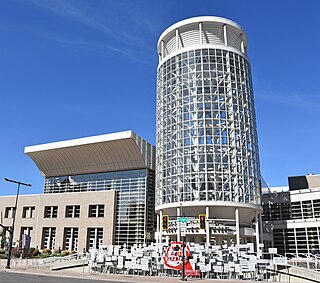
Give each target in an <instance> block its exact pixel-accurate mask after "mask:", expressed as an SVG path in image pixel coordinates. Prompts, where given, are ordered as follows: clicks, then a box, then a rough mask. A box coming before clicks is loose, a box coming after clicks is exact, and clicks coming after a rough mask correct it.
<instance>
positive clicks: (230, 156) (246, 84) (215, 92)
mask: <svg viewBox="0 0 320 283" xmlns="http://www.w3.org/2000/svg"><path fill="white" fill-rule="evenodd" d="M157 82H158V85H157V103H158V105H157V174H158V175H157V184H156V194H157V195H156V201H157V203H156V205H161V204H166V203H174V202H181V201H193V200H200V201H213V200H216V201H236V202H245V203H252V204H260V192H259V191H258V190H259V188H260V168H259V160H258V158H259V157H258V141H257V132H256V119H255V110H254V101H253V91H252V83H251V70H250V64H249V63H248V62H247V60H246V59H245V58H244V57H243V56H241V55H239V54H238V53H235V52H231V51H226V50H221V49H197V50H191V51H187V52H183V53H181V54H178V55H176V56H173V57H171V58H169V59H168V60H166V61H165V62H164V63H162V64H161V65H160V67H159V69H158V80H157Z"/></svg>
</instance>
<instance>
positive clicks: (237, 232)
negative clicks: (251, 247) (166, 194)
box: [235, 208, 240, 245]
mask: <svg viewBox="0 0 320 283" xmlns="http://www.w3.org/2000/svg"><path fill="white" fill-rule="evenodd" d="M235 217H236V236H237V245H240V223H239V208H236V211H235Z"/></svg>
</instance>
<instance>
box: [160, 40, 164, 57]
mask: <svg viewBox="0 0 320 283" xmlns="http://www.w3.org/2000/svg"><path fill="white" fill-rule="evenodd" d="M161 58H162V59H163V58H164V42H163V40H162V41H161Z"/></svg>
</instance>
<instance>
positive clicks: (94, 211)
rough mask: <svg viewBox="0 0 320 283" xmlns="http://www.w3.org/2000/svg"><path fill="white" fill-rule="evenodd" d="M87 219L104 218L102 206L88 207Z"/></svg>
mask: <svg viewBox="0 0 320 283" xmlns="http://www.w3.org/2000/svg"><path fill="white" fill-rule="evenodd" d="M89 217H104V204H96V205H89Z"/></svg>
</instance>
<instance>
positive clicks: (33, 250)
mask: <svg viewBox="0 0 320 283" xmlns="http://www.w3.org/2000/svg"><path fill="white" fill-rule="evenodd" d="M39 254H40V251H39V249H37V248H30V249H29V253H28V256H30V257H34V256H38V255H39Z"/></svg>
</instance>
